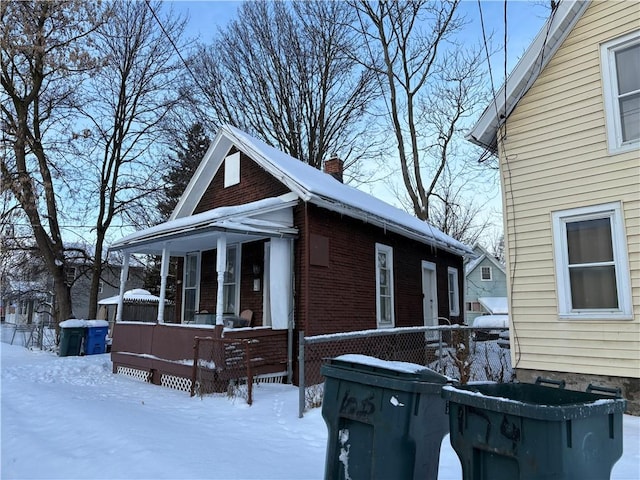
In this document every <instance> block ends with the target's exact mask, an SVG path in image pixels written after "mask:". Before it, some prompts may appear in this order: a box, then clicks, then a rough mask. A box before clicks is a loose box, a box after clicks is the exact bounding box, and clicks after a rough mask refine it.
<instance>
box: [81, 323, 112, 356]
mask: <svg viewBox="0 0 640 480" xmlns="http://www.w3.org/2000/svg"><path fill="white" fill-rule="evenodd" d="M86 325H87V328H86V333H85V339H84V353H85V355H97V354H101V353H105V352H106V351H107V333H109V322H107V321H106V320H87V321H86Z"/></svg>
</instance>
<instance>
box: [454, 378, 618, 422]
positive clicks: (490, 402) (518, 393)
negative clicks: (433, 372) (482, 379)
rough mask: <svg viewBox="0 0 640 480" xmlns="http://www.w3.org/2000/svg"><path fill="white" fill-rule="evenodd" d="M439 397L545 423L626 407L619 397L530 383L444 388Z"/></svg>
mask: <svg viewBox="0 0 640 480" xmlns="http://www.w3.org/2000/svg"><path fill="white" fill-rule="evenodd" d="M442 398H444V399H445V400H449V401H451V402H455V403H459V404H461V405H468V406H472V407H475V408H480V409H485V410H491V411H495V412H502V413H507V414H511V415H517V416H520V417H525V418H533V419H538V420H548V421H560V420H570V419H578V418H588V417H592V416H596V415H608V414H611V413H622V412H624V409H625V406H626V401H625V400H624V399H622V398H615V397H610V396H607V395H599V394H595V393H588V392H580V391H576V390H565V389H562V388H556V387H547V386H543V385H535V384H531V383H477V384H469V385H459V386H445V387H443V389H442Z"/></svg>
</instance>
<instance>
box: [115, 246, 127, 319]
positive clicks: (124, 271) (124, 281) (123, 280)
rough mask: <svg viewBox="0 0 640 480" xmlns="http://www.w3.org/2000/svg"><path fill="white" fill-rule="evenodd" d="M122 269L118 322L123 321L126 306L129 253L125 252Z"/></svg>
mask: <svg viewBox="0 0 640 480" xmlns="http://www.w3.org/2000/svg"><path fill="white" fill-rule="evenodd" d="M123 253H124V258H123V259H122V269H121V270H120V297H119V298H118V310H117V311H116V322H121V321H122V309H123V305H124V289H125V287H126V284H127V277H128V276H129V252H123Z"/></svg>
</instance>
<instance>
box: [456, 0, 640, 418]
mask: <svg viewBox="0 0 640 480" xmlns="http://www.w3.org/2000/svg"><path fill="white" fill-rule="evenodd" d="M467 138H468V140H470V141H471V142H473V143H475V144H477V145H480V146H482V147H484V148H485V149H487V150H488V151H489V152H491V153H494V154H497V155H498V158H499V161H500V172H501V180H502V187H503V188H502V191H503V211H504V227H505V237H506V246H507V276H508V297H509V312H510V315H511V318H510V321H511V325H510V326H511V354H512V361H513V365H515V367H516V372H517V377H518V379H519V380H522V381H530V380H532V379H534V378H535V377H537V376H539V375H542V376H546V377H551V378H555V379H564V380H566V381H567V383H568V384H569V385H571V386H572V387H573V388H580V389H584V388H585V387H586V386H587V385H588V384H589V383H593V384H596V385H600V386H609V387H620V388H621V389H622V392H623V395H624V396H625V397H626V398H627V399H628V401H629V411H631V412H633V413H636V414H639V413H640V2H636V1H612V0H607V1H591V2H585V1H569V0H563V1H562V2H560V3H559V5H558V6H557V7H556V8H555V10H554V11H552V13H551V15H550V18H549V20H548V21H547V23H546V25H545V26H544V27H543V28H542V30H541V32H540V33H539V34H538V36H537V37H536V39H535V40H534V42H533V43H532V45H531V46H530V47H529V49H528V50H527V51H526V53H525V54H524V56H523V57H522V59H521V60H520V62H519V63H518V65H517V66H516V68H515V69H514V71H513V72H512V73H511V75H510V76H509V77H508V79H507V81H506V83H505V85H503V87H502V89H501V90H500V91H499V92H497V93H496V97H495V101H492V102H491V104H490V105H489V106H488V107H487V108H486V110H485V111H484V113H483V114H482V116H481V117H480V119H479V120H478V122H477V124H476V125H475V126H474V128H473V129H472V131H471V132H470V133H469V135H468V137H467Z"/></svg>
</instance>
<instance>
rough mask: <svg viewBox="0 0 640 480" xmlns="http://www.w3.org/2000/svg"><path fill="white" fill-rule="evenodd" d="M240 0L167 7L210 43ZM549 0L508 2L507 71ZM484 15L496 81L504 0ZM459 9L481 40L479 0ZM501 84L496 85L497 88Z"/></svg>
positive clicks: (172, 0) (486, 5) (473, 38)
mask: <svg viewBox="0 0 640 480" xmlns="http://www.w3.org/2000/svg"><path fill="white" fill-rule="evenodd" d="M241 3H242V2H241V1H223V0H199V1H198V0H195V1H194V0H188V1H183V0H168V1H165V5H166V6H171V8H173V9H174V11H176V12H179V13H181V14H185V15H188V17H189V21H188V24H187V30H186V32H185V33H186V35H187V36H189V37H194V38H198V39H199V40H200V41H201V42H204V43H209V42H210V41H212V39H213V38H214V37H215V35H216V32H217V30H218V28H219V27H224V26H226V25H227V23H228V22H229V21H230V20H232V19H234V18H235V17H236V12H237V9H238V6H239V5H240V4H241ZM548 3H549V2H548V1H544V0H532V1H525V0H508V2H507V46H508V48H507V63H508V67H507V68H508V70H509V71H510V70H512V69H513V67H514V66H515V64H516V61H517V59H518V58H520V57H521V56H522V54H523V53H524V51H525V49H526V48H527V47H528V46H529V44H530V43H531V41H532V40H533V38H534V37H535V35H536V34H537V33H538V31H539V30H540V28H541V27H542V24H543V23H544V20H545V18H546V16H547V15H548V14H549V9H548V6H547V5H548ZM481 6H482V15H483V18H484V24H485V32H486V35H487V36H489V35H490V34H491V32H493V34H494V38H493V44H494V49H496V48H498V49H499V51H498V52H497V53H495V54H494V58H493V59H492V63H494V62H495V64H497V65H498V68H495V70H496V71H495V72H494V78H495V79H496V81H498V80H500V81H501V80H502V78H503V71H504V68H503V62H504V47H503V38H504V2H503V1H498V0H496V1H484V0H483V1H482V2H481ZM460 11H461V13H462V14H464V16H465V17H466V18H467V20H468V22H469V24H468V26H467V29H466V31H465V36H466V37H468V41H469V42H470V43H472V44H476V43H477V42H481V41H482V28H481V23H480V14H479V7H478V2H477V1H476V0H466V1H465V0H463V2H462V4H461V7H460ZM498 87H499V85H496V88H498Z"/></svg>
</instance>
